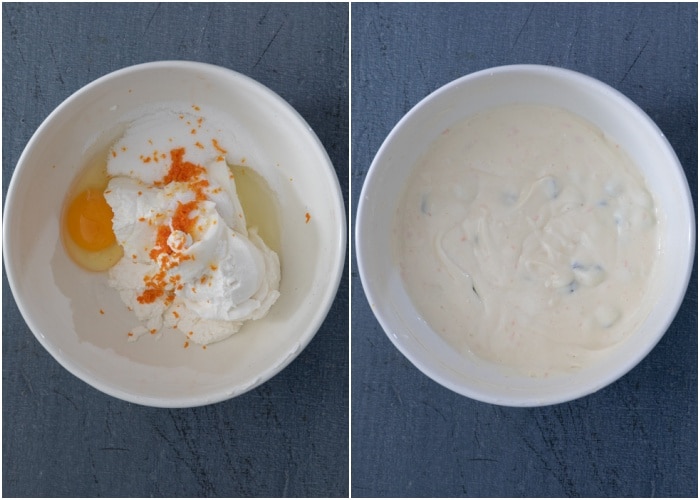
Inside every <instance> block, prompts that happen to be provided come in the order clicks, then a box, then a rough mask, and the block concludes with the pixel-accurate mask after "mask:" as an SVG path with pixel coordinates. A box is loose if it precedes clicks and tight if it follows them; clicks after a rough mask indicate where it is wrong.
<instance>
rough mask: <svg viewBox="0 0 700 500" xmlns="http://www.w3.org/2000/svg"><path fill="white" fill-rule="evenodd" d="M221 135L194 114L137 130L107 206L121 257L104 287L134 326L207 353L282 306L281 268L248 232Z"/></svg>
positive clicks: (168, 115) (121, 151)
mask: <svg viewBox="0 0 700 500" xmlns="http://www.w3.org/2000/svg"><path fill="white" fill-rule="evenodd" d="M222 132H223V131H222V130H221V129H220V128H218V127H217V126H216V125H214V124H212V123H209V122H208V121H207V119H206V118H205V117H204V116H201V115H199V114H198V113H193V112H176V111H170V110H165V111H158V112H154V113H152V114H149V115H147V116H144V117H142V118H140V119H138V120H135V121H134V122H133V123H131V124H130V125H129V127H128V128H127V129H126V131H125V133H124V135H123V136H122V137H121V138H120V139H119V140H118V141H117V142H116V143H115V144H114V146H113V147H112V149H111V151H110V157H109V159H108V163H107V173H108V175H109V176H110V181H109V184H108V186H107V189H106V190H105V198H106V200H107V202H108V203H109V205H110V206H111V207H112V211H113V213H114V218H113V220H112V226H113V230H114V233H115V235H116V238H117V241H118V242H119V244H120V245H121V246H122V248H123V249H124V257H123V258H122V259H121V260H120V261H119V262H118V263H117V264H116V265H115V266H113V267H112V268H111V269H110V272H109V283H110V285H111V286H113V287H114V288H116V289H117V290H118V291H119V293H120V296H121V298H122V300H123V301H124V302H125V304H126V305H127V306H128V307H129V308H130V309H132V310H133V311H134V312H135V314H136V316H137V317H138V319H139V320H140V321H141V323H142V324H141V325H139V326H137V327H135V328H134V329H133V330H132V331H131V332H129V338H130V339H131V340H135V339H137V338H138V337H139V336H141V335H143V334H145V333H151V334H157V333H159V332H160V331H161V329H162V328H163V327H173V328H177V329H179V330H181V331H182V332H183V333H184V334H185V335H186V336H187V338H188V339H189V340H192V341H193V342H196V343H199V344H209V343H212V342H217V341H220V340H223V339H225V338H227V337H229V336H230V335H232V334H234V333H236V332H237V331H238V330H239V329H240V328H241V326H242V325H243V323H244V322H245V321H249V320H256V319H260V318H262V317H263V316H265V315H266V314H267V312H268V311H269V309H270V307H271V306H272V305H273V304H274V303H275V301H276V300H277V298H278V297H279V282H280V262H279V258H278V256H277V254H276V253H275V252H274V251H272V250H271V249H270V248H268V246H267V245H266V244H265V242H264V241H263V240H262V239H261V238H260V237H259V236H258V234H257V230H256V229H255V228H248V227H247V225H246V219H245V214H244V213H243V209H242V207H241V204H240V202H239V199H238V196H237V194H236V184H235V179H234V177H233V174H232V172H231V169H230V168H229V166H228V164H229V161H230V162H231V163H234V162H235V160H234V159H233V157H232V153H231V152H230V145H228V144H227V143H226V140H225V139H224V138H223V137H224V135H223V133H222Z"/></svg>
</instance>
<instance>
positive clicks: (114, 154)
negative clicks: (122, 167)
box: [111, 150, 117, 158]
mask: <svg viewBox="0 0 700 500" xmlns="http://www.w3.org/2000/svg"><path fill="white" fill-rule="evenodd" d="M111 153H112V158H116V157H117V152H116V151H115V150H112V151H111Z"/></svg>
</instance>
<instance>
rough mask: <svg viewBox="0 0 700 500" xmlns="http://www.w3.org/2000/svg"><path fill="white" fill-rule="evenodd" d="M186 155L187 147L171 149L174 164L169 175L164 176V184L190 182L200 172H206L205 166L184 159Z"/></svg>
mask: <svg viewBox="0 0 700 500" xmlns="http://www.w3.org/2000/svg"><path fill="white" fill-rule="evenodd" d="M184 156H185V148H176V149H173V150H171V151H170V158H171V159H172V164H171V165H170V170H169V171H168V173H167V175H166V176H165V177H163V182H162V184H170V183H171V182H189V181H190V180H192V179H193V178H194V177H197V176H198V175H199V174H201V173H204V167H202V166H200V165H197V164H195V163H192V162H190V161H183V157H184Z"/></svg>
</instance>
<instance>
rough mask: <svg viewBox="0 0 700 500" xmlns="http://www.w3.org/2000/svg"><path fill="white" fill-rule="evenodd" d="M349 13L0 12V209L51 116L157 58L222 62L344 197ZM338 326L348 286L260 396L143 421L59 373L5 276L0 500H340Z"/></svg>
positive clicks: (153, 413)
mask: <svg viewBox="0 0 700 500" xmlns="http://www.w3.org/2000/svg"><path fill="white" fill-rule="evenodd" d="M348 9H349V7H348V5H347V4H345V3H340V4H221V3H217V4H155V3H154V4H93V3H83V4H6V3H5V4H3V10H2V23H3V75H2V76H3V82H2V83H3V96H2V98H3V199H4V195H5V194H6V192H7V187H8V184H9V180H10V177H11V174H12V172H13V169H14V167H15V164H16V162H17V159H18V158H19V155H20V153H21V152H22V149H23V148H24V146H25V145H26V143H27V141H28V140H29V138H30V137H31V135H32V134H33V133H34V131H35V130H36V128H37V127H38V126H39V124H40V123H41V121H42V120H43V119H44V118H45V117H46V116H47V115H48V114H49V113H50V112H51V111H52V110H53V109H54V108H55V107H56V106H57V105H58V104H60V103H61V102H62V101H63V100H64V99H65V98H67V97H68V96H69V95H70V94H72V93H73V92H75V91H76V90H78V89H79V88H80V87H82V86H83V85H85V84H87V83H89V82H90V81H92V80H94V79H96V78H98V77H100V76H102V75H104V74H106V73H108V72H111V71H114V70H117V69H120V68H122V67H125V66H129V65H132V64H136V63H141V62H146V61H152V60H161V59H188V60H196V61H202V62H208V63H213V64H218V65H220V66H224V67H227V68H230V69H233V70H236V71H239V72H241V73H244V74H246V75H248V76H250V77H252V78H255V79H257V80H258V81H260V82H261V83H263V84H265V85H267V86H268V87H270V88H271V89H272V90H274V91H275V92H277V93H278V94H280V95H281V96H282V97H283V98H285V99H286V100H287V101H288V102H289V103H290V104H291V105H292V106H294V107H295V108H296V109H297V111H299V113H300V114H301V115H302V116H303V117H304V118H305V119H306V120H307V122H308V123H309V124H310V125H311V127H312V128H313V129H314V131H315V132H316V133H317V135H318V136H319V138H320V139H321V141H322V142H323V144H324V146H325V147H326V149H327V151H328V154H329V156H330V158H331V160H332V161H333V163H334V165H335V168H336V172H337V174H338V177H339V180H340V183H341V188H342V190H343V192H344V193H347V192H348V157H347V151H348V123H349V122H348V120H349V118H348V113H349V109H348V106H349V104H348V102H349V101H348V57H349V53H348ZM347 201H348V200H347V198H346V204H347ZM347 318H348V279H347V277H344V278H343V280H342V282H341V285H340V290H339V292H338V296H337V298H336V300H335V302H334V305H333V307H332V309H331V311H330V313H329V315H328V318H327V319H326V321H325V323H324V324H323V326H322V328H321V329H320V331H319V332H318V334H317V335H316V337H315V338H314V339H313V341H312V342H311V343H310V344H309V346H308V348H307V349H306V350H305V351H304V352H303V353H302V354H301V355H300V356H299V357H298V358H297V359H296V360H295V361H294V362H293V363H291V364H290V365H289V367H287V368H286V369H285V370H283V371H282V372H281V373H280V374H278V375H277V376H276V377H274V378H273V379H272V380H270V381H269V382H267V383H265V384H264V385H262V386H260V387H259V388H257V389H254V390H253V391H251V392H249V393H247V394H245V395H243V396H240V397H238V398H235V399H233V400H230V401H227V402H223V403H220V404H216V405H210V406H206V407H201V408H193V409H182V410H164V409H154V408H146V407H141V406H138V405H133V404H129V403H125V402H122V401H119V400H116V399H113V398H111V397H109V396H106V395H103V394H102V393H100V392H98V391H97V390H95V389H93V388H92V387H90V386H88V385H87V384H85V383H83V382H81V381H80V380H78V379H77V378H75V377H73V376H72V375H70V374H69V373H68V372H67V371H66V370H64V369H63V368H61V367H60V365H59V364H58V363H57V362H55V361H54V360H53V358H51V357H50V356H49V354H48V353H47V352H46V351H45V350H44V349H43V348H42V347H41V345H40V344H39V343H38V342H37V341H36V340H35V339H34V337H33V335H32V334H31V332H30V331H29V329H28V328H27V326H26V324H25V323H24V321H23V319H22V318H21V316H20V314H19V312H18V310H17V306H16V304H15V302H14V299H13V297H12V294H11V292H10V290H9V287H8V284H7V278H6V276H5V274H4V273H3V303H2V321H3V331H2V335H3V343H2V355H3V365H2V381H3V418H2V426H3V427H2V431H3V433H2V435H3V443H2V451H3V457H2V458H3V474H2V487H3V495H4V496H28V497H35V496H38V497H42V496H112V497H120V496H140V497H147V496H176V497H177V496H262V497H278V496H301V497H313V496H323V497H328V496H340V497H345V496H347V495H348V494H349V493H348V491H349V487H348V459H349V453H348V447H349V438H348V424H349V422H348V406H349V405H348V398H349V380H348V366H349V363H348V361H349V360H348V344H349V341H348V319H347Z"/></svg>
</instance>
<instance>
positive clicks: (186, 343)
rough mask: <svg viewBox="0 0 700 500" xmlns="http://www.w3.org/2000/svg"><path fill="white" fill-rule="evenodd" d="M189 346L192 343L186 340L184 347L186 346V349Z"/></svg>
mask: <svg viewBox="0 0 700 500" xmlns="http://www.w3.org/2000/svg"><path fill="white" fill-rule="evenodd" d="M189 346H190V343H189V342H187V341H185V344H184V345H183V347H184V348H185V349H187V348H188V347H189Z"/></svg>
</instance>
